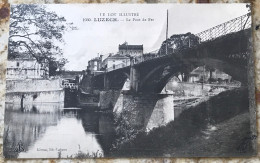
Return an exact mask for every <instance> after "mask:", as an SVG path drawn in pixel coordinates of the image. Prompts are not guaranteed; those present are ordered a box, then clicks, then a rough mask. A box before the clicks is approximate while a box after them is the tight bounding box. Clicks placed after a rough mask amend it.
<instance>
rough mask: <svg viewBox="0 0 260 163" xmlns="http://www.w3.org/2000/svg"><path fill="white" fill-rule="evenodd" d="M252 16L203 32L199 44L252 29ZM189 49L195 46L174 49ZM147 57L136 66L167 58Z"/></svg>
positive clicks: (138, 59)
mask: <svg viewBox="0 0 260 163" xmlns="http://www.w3.org/2000/svg"><path fill="white" fill-rule="evenodd" d="M250 14H251V13H248V14H245V15H242V16H240V17H237V18H235V19H232V20H229V21H227V22H225V23H222V24H220V25H217V26H215V27H212V28H210V29H207V30H205V31H202V32H200V33H198V34H195V35H196V36H197V37H199V44H201V43H203V42H207V41H212V40H214V39H216V38H218V37H221V36H225V35H227V34H230V33H234V32H239V31H242V30H244V29H248V28H251V19H250ZM195 46H196V45H195ZM187 48H194V46H190V45H189V46H188V47H183V48H182V49H174V52H177V51H180V50H183V49H187ZM157 50H159V49H157ZM157 50H155V51H157ZM146 55H147V56H145V55H142V56H137V57H135V58H134V64H139V63H141V62H145V61H148V60H152V59H155V58H160V57H163V56H165V55H159V54H158V52H157V53H154V52H151V53H148V54H146ZM126 66H129V65H125V64H124V63H121V64H118V65H116V66H114V67H109V68H107V72H109V71H113V70H116V69H119V68H123V67H126Z"/></svg>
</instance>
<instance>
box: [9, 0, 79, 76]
mask: <svg viewBox="0 0 260 163" xmlns="http://www.w3.org/2000/svg"><path fill="white" fill-rule="evenodd" d="M74 29H76V28H75V27H73V24H72V23H67V22H66V19H65V18H64V17H60V16H58V15H57V14H56V13H55V12H53V11H48V9H47V7H46V6H45V5H14V6H12V8H11V18H10V33H9V45H8V48H9V54H8V59H15V58H23V57H29V58H35V59H36V60H37V61H38V62H39V63H43V62H46V61H47V62H48V63H49V68H50V72H49V73H50V75H54V72H55V71H56V70H57V69H59V70H60V69H61V68H62V67H63V66H64V65H65V64H66V63H67V62H68V61H67V60H66V59H65V58H64V57H63V51H62V49H61V48H60V45H62V44H64V40H63V35H64V33H65V31H68V30H74ZM23 55H27V56H23Z"/></svg>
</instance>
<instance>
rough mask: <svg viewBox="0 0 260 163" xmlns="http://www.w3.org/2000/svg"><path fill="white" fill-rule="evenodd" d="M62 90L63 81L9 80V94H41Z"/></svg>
mask: <svg viewBox="0 0 260 163" xmlns="http://www.w3.org/2000/svg"><path fill="white" fill-rule="evenodd" d="M53 90H55V91H56V90H62V87H61V79H49V80H48V79H26V80H7V81H6V91H7V92H39V91H53Z"/></svg>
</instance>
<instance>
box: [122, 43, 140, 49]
mask: <svg viewBox="0 0 260 163" xmlns="http://www.w3.org/2000/svg"><path fill="white" fill-rule="evenodd" d="M118 49H119V50H143V45H127V44H122V45H120V44H119V47H118Z"/></svg>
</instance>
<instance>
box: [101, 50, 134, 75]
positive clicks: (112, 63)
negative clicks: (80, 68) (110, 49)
mask: <svg viewBox="0 0 260 163" xmlns="http://www.w3.org/2000/svg"><path fill="white" fill-rule="evenodd" d="M102 64H103V65H102V66H103V68H104V69H105V70H106V71H112V70H115V69H119V68H123V67H126V66H129V65H130V58H129V57H127V56H124V55H120V54H116V55H113V54H110V55H109V56H108V57H107V58H106V59H105V60H104V61H103V63H102Z"/></svg>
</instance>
